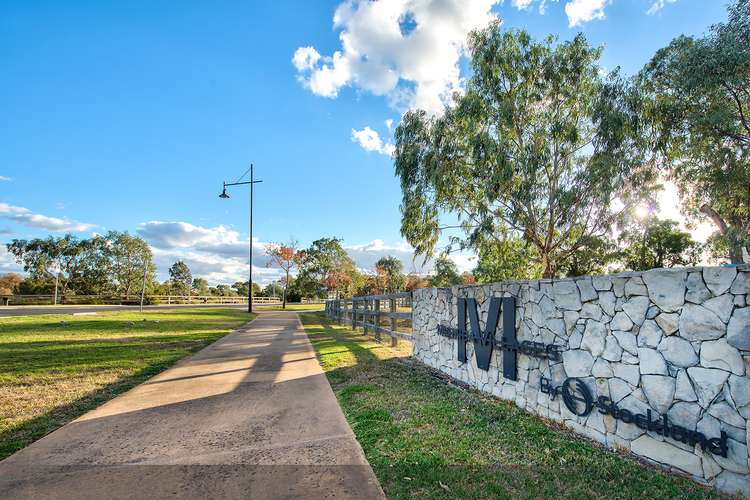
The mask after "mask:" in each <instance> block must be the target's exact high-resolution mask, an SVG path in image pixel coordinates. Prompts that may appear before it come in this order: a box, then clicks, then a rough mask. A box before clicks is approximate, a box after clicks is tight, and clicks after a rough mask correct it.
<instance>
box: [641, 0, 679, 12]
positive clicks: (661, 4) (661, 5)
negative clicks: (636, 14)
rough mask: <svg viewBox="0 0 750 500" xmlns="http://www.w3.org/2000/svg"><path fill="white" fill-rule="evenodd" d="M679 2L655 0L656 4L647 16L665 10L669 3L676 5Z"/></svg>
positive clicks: (674, 0)
mask: <svg viewBox="0 0 750 500" xmlns="http://www.w3.org/2000/svg"><path fill="white" fill-rule="evenodd" d="M676 1H677V0H654V3H652V4H651V7H649V9H648V10H647V11H646V14H648V15H653V14H656V13H657V12H659V11H660V10H661V9H663V8H664V6H665V5H667V4H668V3H675V2H676Z"/></svg>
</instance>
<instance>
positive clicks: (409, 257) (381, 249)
mask: <svg viewBox="0 0 750 500" xmlns="http://www.w3.org/2000/svg"><path fill="white" fill-rule="evenodd" d="M344 249H345V250H346V252H347V253H348V254H349V257H351V258H352V260H353V261H354V263H355V264H356V265H357V267H358V268H359V269H360V270H361V271H362V272H368V273H371V272H373V270H374V268H375V263H376V262H377V261H378V260H379V259H380V258H381V257H386V256H392V257H396V258H397V259H398V260H400V261H401V263H402V264H403V265H404V272H405V273H417V274H429V273H431V272H432V271H433V269H434V264H433V262H431V261H428V262H424V258H423V257H417V258H416V259H415V258H414V249H413V248H412V247H411V246H410V245H409V244H408V243H406V242H402V243H399V244H397V245H389V244H386V243H385V242H384V241H383V240H373V241H371V242H369V243H366V244H363V245H347V246H345V247H344ZM449 258H450V259H451V260H453V262H455V263H456V266H457V267H458V270H459V271H460V272H464V271H471V269H473V268H474V267H475V266H476V257H475V256H474V255H472V254H461V253H452V254H450V255H449Z"/></svg>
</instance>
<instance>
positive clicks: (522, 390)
mask: <svg viewBox="0 0 750 500" xmlns="http://www.w3.org/2000/svg"><path fill="white" fill-rule="evenodd" d="M491 297H515V299H516V307H515V310H516V318H515V321H516V334H517V338H518V341H519V342H521V341H524V340H530V341H535V342H542V343H544V344H555V345H557V346H559V348H560V349H561V350H562V353H561V356H559V357H560V359H559V360H550V359H544V358H539V357H531V356H528V355H525V354H521V353H519V354H518V355H517V357H516V359H517V367H518V368H517V380H515V381H514V380H508V379H506V378H504V377H503V366H502V359H503V352H502V351H501V350H500V349H498V348H495V349H494V351H493V354H492V357H491V363H490V367H489V370H487V371H485V370H480V369H479V368H478V367H477V363H476V357H475V356H474V346H473V343H472V341H469V342H467V343H466V355H467V362H466V363H462V362H460V361H458V359H457V343H458V341H457V340H456V339H455V338H449V337H446V336H442V335H439V334H438V333H437V330H438V325H444V326H449V327H452V328H454V329H455V328H457V327H458V325H457V306H458V298H474V299H475V300H476V302H477V305H478V310H479V311H480V312H479V318H480V324H481V327H482V328H485V322H486V319H487V313H488V309H489V304H490V298H491ZM748 302H750V267H748V266H742V267H739V268H732V267H705V268H680V269H656V270H652V271H648V272H643V273H624V274H618V275H612V276H594V277H581V278H575V279H560V280H539V281H516V282H505V283H496V284H491V285H475V286H460V287H454V288H452V289H436V288H429V289H422V290H417V291H415V292H414V305H413V308H414V319H413V321H414V323H413V332H414V333H413V334H414V353H413V354H414V357H415V358H417V359H419V360H421V361H422V362H424V363H426V364H427V365H430V366H432V367H434V368H437V369H438V370H441V371H442V372H444V373H446V374H448V375H450V376H452V377H453V378H455V379H458V380H460V381H462V382H465V383H467V384H469V385H471V386H474V387H476V388H477V389H479V390H482V391H485V392H488V393H491V394H494V395H495V396H497V397H499V398H502V399H506V400H511V401H514V402H515V403H516V404H517V405H518V406H520V407H521V408H525V409H526V410H528V411H530V412H533V413H535V414H538V415H540V416H542V417H545V418H550V419H552V420H556V421H560V422H564V424H565V425H566V426H568V427H570V428H572V429H573V430H575V431H576V432H578V433H580V434H582V435H584V436H587V437H589V438H591V439H594V440H596V441H598V442H600V443H602V444H604V445H606V446H608V447H610V448H617V449H626V450H630V451H631V452H632V453H634V454H636V455H639V456H641V457H643V458H646V459H647V460H649V461H653V462H657V463H659V464H661V465H663V466H665V467H667V468H670V469H675V470H679V471H682V472H685V473H688V474H690V475H691V476H693V477H694V479H695V480H697V481H699V482H702V483H708V484H710V485H713V486H715V487H717V488H718V489H719V490H722V491H725V492H731V493H740V494H743V495H744V496H747V497H750V468H749V466H748V448H747V443H748V440H749V439H750V427H749V426H748V419H749V418H750V307H748ZM467 329H468V327H467ZM497 330H498V331H497V332H496V339H497V338H501V337H502V321H501V322H500V326H498V328H497ZM443 331H444V330H443ZM570 377H577V378H579V379H581V380H583V381H584V383H585V384H586V385H587V386H588V387H589V388H590V392H591V393H592V394H593V395H594V397H595V398H597V397H599V396H606V397H608V398H609V399H610V400H611V401H612V402H613V403H615V404H616V405H617V407H618V408H619V409H627V410H629V412H631V414H646V413H647V411H649V410H650V411H651V412H653V413H654V414H661V415H664V414H666V415H668V422H669V424H670V425H679V426H682V427H684V428H685V429H688V430H692V431H697V432H701V433H703V434H704V435H705V436H708V437H709V438H712V437H718V436H720V435H721V433H722V432H725V433H726V435H727V438H726V440H725V444H726V454H727V457H726V458H724V457H721V456H718V455H716V454H712V453H710V452H708V451H704V450H703V449H702V448H701V447H700V446H699V445H698V444H695V445H694V446H690V444H689V443H685V442H680V441H678V440H675V439H672V438H671V436H670V437H666V438H665V437H663V436H662V435H661V434H660V433H659V432H656V431H654V430H651V429H648V426H646V427H647V428H646V429H645V430H644V429H643V428H641V427H643V426H641V427H639V426H638V425H636V424H634V423H625V422H623V421H622V420H620V419H615V418H613V417H612V415H609V414H606V415H605V414H603V412H601V411H597V409H594V410H593V411H591V412H590V413H589V414H588V415H586V416H585V417H579V416H576V415H575V414H574V413H572V412H571V411H569V410H568V408H567V407H566V405H565V404H564V403H563V402H562V398H561V397H555V398H554V399H553V398H552V397H551V396H550V394H548V393H543V392H542V391H541V390H540V389H541V388H542V387H541V381H542V379H543V378H544V379H549V380H551V381H552V386H560V384H562V383H563V381H564V380H565V379H567V378H570Z"/></svg>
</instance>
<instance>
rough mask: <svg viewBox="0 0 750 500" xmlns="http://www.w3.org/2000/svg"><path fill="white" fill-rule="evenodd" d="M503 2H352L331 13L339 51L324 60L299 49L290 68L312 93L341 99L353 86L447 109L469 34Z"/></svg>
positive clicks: (398, 101) (395, 100)
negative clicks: (342, 92)
mask: <svg viewBox="0 0 750 500" xmlns="http://www.w3.org/2000/svg"><path fill="white" fill-rule="evenodd" d="M499 3H501V1H500V0H471V1H464V0H347V1H345V2H343V3H341V4H340V5H339V6H338V8H337V9H336V12H335V14H334V18H333V23H334V28H335V29H337V30H340V33H339V39H340V40H341V49H340V50H337V51H335V52H334V53H333V55H332V56H320V54H318V52H317V50H315V49H314V48H313V47H301V48H299V49H297V51H296V52H295V54H294V58H293V63H294V65H295V68H297V70H298V72H299V75H298V76H299V78H300V79H301V80H302V81H303V82H304V85H305V86H306V87H307V88H309V89H310V90H311V91H312V92H313V93H315V94H317V95H320V96H324V97H331V98H333V97H336V96H337V95H338V92H339V91H340V89H341V88H342V87H345V86H351V87H354V88H357V89H360V90H363V91H366V92H370V93H372V94H375V95H382V96H387V97H388V99H389V102H390V103H391V104H392V105H394V106H395V107H397V108H400V109H403V108H421V109H425V110H428V111H430V112H434V113H440V112H441V111H442V110H443V106H444V103H445V102H447V100H448V98H449V97H450V94H451V93H452V92H453V91H455V90H459V89H460V88H461V79H460V70H459V65H458V63H459V59H460V57H461V56H462V55H463V54H465V53H466V38H467V35H468V33H469V32H470V31H471V30H473V29H476V28H482V27H484V26H486V25H487V24H488V23H489V22H490V21H492V20H493V19H496V16H495V14H493V13H492V11H491V9H492V7H493V6H494V5H497V4H499Z"/></svg>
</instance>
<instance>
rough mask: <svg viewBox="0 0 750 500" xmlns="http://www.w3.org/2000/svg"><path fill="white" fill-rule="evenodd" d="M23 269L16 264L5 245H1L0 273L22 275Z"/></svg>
mask: <svg viewBox="0 0 750 500" xmlns="http://www.w3.org/2000/svg"><path fill="white" fill-rule="evenodd" d="M22 272H23V267H22V266H21V265H19V264H18V262H16V259H15V258H14V257H13V255H11V254H10V252H8V249H7V248H5V245H0V273H22Z"/></svg>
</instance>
